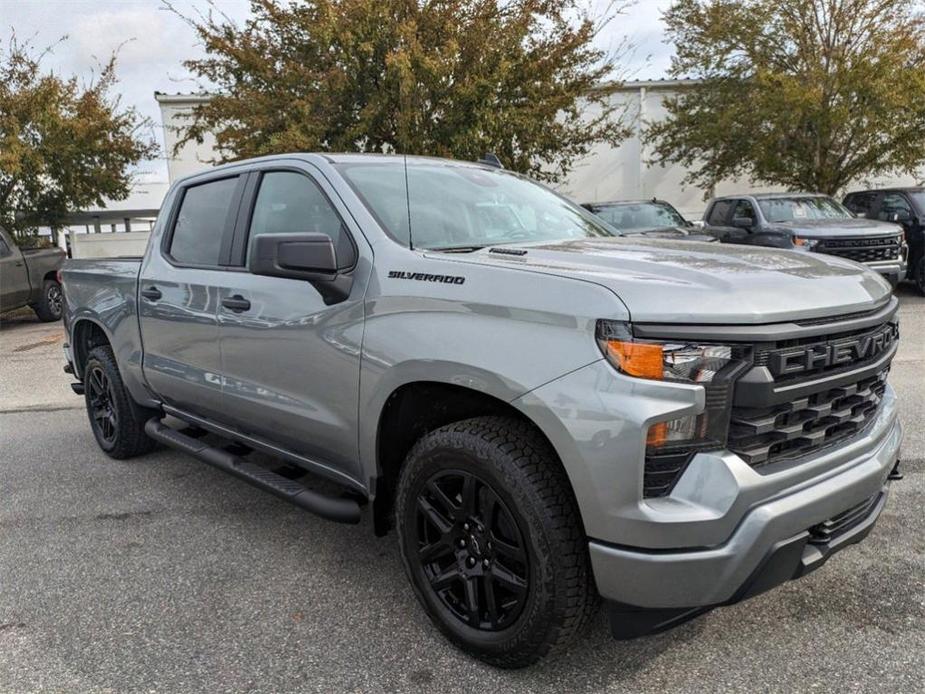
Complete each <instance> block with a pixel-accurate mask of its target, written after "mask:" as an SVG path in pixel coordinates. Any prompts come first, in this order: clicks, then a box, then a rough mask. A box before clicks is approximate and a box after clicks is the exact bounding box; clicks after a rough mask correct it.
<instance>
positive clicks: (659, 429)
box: [597, 320, 748, 453]
mask: <svg viewBox="0 0 925 694" xmlns="http://www.w3.org/2000/svg"><path fill="white" fill-rule="evenodd" d="M597 340H598V344H599V345H600V348H601V350H602V351H603V352H604V356H606V357H607V359H608V361H610V363H611V364H613V366H614V367H615V368H616V369H617V370H618V371H619V372H620V373H623V374H626V375H627V376H632V377H634V378H645V379H651V380H657V381H671V382H675V383H691V384H700V385H703V386H704V388H705V389H706V391H707V393H706V408H705V409H704V411H703V412H702V413H700V414H698V415H692V416H688V417H681V418H680V419H673V420H670V421H667V422H658V423H656V424H653V425H652V426H651V427H649V431H648V433H647V436H646V445H647V447H648V448H649V449H653V451H652V452H654V449H658V452H659V453H662V452H667V451H668V450H669V449H677V448H684V449H687V450H690V449H691V448H709V447H721V446H723V445H725V443H726V433H727V429H728V426H729V408H730V404H731V403H730V400H731V398H730V395H731V387H730V386H731V383H732V381H733V380H734V379H735V377H736V376H738V375H739V374H740V373H742V371H743V370H744V369H745V368H746V367H747V366H748V358H747V357H748V355H747V353H746V348H745V347H743V346H740V345H720V344H697V343H690V342H675V341H652V340H637V339H635V338H634V337H633V334H632V330H631V328H630V326H629V325H628V324H627V323H621V322H618V321H607V320H601V321H598V323H597Z"/></svg>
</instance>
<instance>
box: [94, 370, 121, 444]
mask: <svg viewBox="0 0 925 694" xmlns="http://www.w3.org/2000/svg"><path fill="white" fill-rule="evenodd" d="M86 388H87V394H88V398H87V401H88V404H89V407H90V420H91V421H92V422H93V428H94V429H96V433H97V436H98V438H99V439H100V441H101V443H103V444H104V445H108V446H112V445H115V441H116V434H117V432H118V431H119V416H118V414H117V413H116V407H115V393H114V391H113V387H112V381H111V380H110V379H109V376H107V375H106V372H105V371H103V368H102V367H101V366H99V365H94V366H93V367H92V368H91V369H90V370H89V371H88V372H87V376H86Z"/></svg>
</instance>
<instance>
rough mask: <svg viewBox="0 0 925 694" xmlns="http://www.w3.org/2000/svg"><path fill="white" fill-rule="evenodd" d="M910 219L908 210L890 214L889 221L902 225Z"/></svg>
mask: <svg viewBox="0 0 925 694" xmlns="http://www.w3.org/2000/svg"><path fill="white" fill-rule="evenodd" d="M911 219H912V215H911V214H909V210H896V211H895V212H893V213H892V214H890V221H891V222H896V223H897V224H902V223H903V222H908V221H910V220H911Z"/></svg>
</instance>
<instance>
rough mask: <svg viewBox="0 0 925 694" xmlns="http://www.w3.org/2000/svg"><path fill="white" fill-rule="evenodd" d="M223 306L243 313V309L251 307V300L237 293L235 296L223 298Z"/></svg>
mask: <svg viewBox="0 0 925 694" xmlns="http://www.w3.org/2000/svg"><path fill="white" fill-rule="evenodd" d="M222 306H224V307H225V308H227V309H231V310H232V311H234V312H235V313H241V311H247V310H249V309H250V307H251V302H250V301H248V300H247V299H245V298H244V297H243V296H241V295H240V294H235V295H234V296H229V297H228V298H227V299H222Z"/></svg>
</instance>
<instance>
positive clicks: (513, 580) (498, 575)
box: [491, 562, 527, 595]
mask: <svg viewBox="0 0 925 694" xmlns="http://www.w3.org/2000/svg"><path fill="white" fill-rule="evenodd" d="M491 575H492V578H494V579H495V580H496V581H497V582H498V583H499V584H500V585H501V586H502V587H503V588H505V589H506V590H509V591H511V592H512V593H515V594H517V595H520V594H521V593H523V592H524V591H526V590H527V582H526V581H524V579H522V578H521V577H520V576H517V575H515V574H514V573H512V572H511V571H508V570H507V569H506V568H504V567H503V566H501V565H500V564H498V563H497V562H495V564H494V566H492V568H491Z"/></svg>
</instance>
